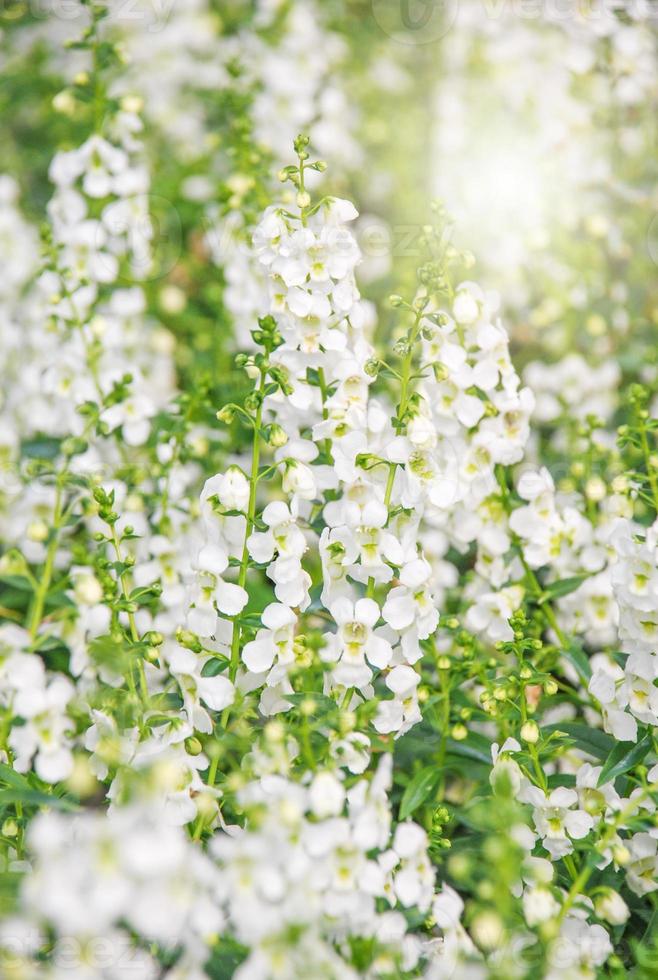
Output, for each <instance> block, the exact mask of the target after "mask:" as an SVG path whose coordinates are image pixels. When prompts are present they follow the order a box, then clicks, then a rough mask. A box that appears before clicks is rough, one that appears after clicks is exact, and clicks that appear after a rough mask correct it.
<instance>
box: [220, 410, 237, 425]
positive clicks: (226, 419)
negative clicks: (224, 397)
mask: <svg viewBox="0 0 658 980" xmlns="http://www.w3.org/2000/svg"><path fill="white" fill-rule="evenodd" d="M216 418H217V421H218V422H223V423H224V424H225V425H230V424H231V422H232V421H233V419H234V418H235V411H234V410H233V408H231V406H230V405H225V406H224V408H220V410H219V411H218V412H217V415H216Z"/></svg>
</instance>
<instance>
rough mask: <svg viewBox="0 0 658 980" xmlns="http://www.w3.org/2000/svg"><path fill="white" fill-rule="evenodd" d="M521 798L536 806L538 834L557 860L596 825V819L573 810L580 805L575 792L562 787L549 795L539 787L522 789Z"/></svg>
mask: <svg viewBox="0 0 658 980" xmlns="http://www.w3.org/2000/svg"><path fill="white" fill-rule="evenodd" d="M518 799H519V800H520V801H521V802H522V803H530V804H531V806H533V807H534V810H533V819H534V822H535V827H536V829H537V833H538V834H539V835H540V837H541V838H542V843H543V845H544V847H545V848H546V850H547V851H548V853H549V854H550V856H551V858H552V859H553V860H554V861H555V860H557V859H558V858H561V857H564V856H565V855H566V854H570V853H571V852H572V850H573V844H572V843H571V839H570V838H572V839H574V840H580V839H581V838H582V837H586V836H587V834H588V833H589V832H590V830H591V829H592V827H593V826H594V820H593V818H592V817H591V816H590V814H589V813H585V812H584V811H583V810H577V809H576V810H573V809H571V808H572V807H573V806H574V805H575V804H577V803H578V794H577V793H576V792H575V790H572V789H566V788H564V787H559V788H558V789H554V790H553V791H552V792H551V793H550V794H547V793H544V792H543V791H542V790H541V789H539V788H538V787H537V786H531V785H526V786H524V787H523V788H522V789H521V792H520V793H519V795H518Z"/></svg>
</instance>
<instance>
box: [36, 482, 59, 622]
mask: <svg viewBox="0 0 658 980" xmlns="http://www.w3.org/2000/svg"><path fill="white" fill-rule="evenodd" d="M61 521H62V485H61V482H60V480H59V479H58V481H57V489H56V491H55V505H54V509H53V524H52V528H51V529H50V540H49V541H48V548H47V550H46V560H45V563H44V566H43V573H42V575H41V578H40V580H39V584H38V586H37V590H36V592H35V594H34V601H33V603H32V609H31V612H30V623H29V626H28V630H29V633H30V638H31V640H32V641H34V640H35V639H36V636H37V633H38V632H39V626H40V625H41V621H42V619H43V610H44V606H45V603H46V596H47V595H48V589H49V588H50V583H51V581H52V576H53V568H54V565H55V556H56V554H57V545H58V544H59V532H60V530H61V527H60V525H61Z"/></svg>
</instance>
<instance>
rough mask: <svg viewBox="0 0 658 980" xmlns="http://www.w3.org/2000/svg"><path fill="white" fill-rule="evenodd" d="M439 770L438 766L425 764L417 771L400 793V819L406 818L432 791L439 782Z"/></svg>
mask: <svg viewBox="0 0 658 980" xmlns="http://www.w3.org/2000/svg"><path fill="white" fill-rule="evenodd" d="M440 776H441V770H440V769H439V768H438V766H436V765H433V766H426V768H425V769H421V770H420V772H417V773H416V775H415V776H414V777H413V778H412V780H411V781H410V782H409V783H408V784H407V787H406V789H405V791H404V793H403V794H402V800H401V802H400V820H406V819H407V817H409V816H411V814H412V813H413V812H414V810H417V809H418V807H419V806H420V805H421V803H424V802H425V800H426V799H427V797H428V796H429V795H430V793H432V792H433V791H434V790H435V789H436V787H437V785H438V782H439V778H440Z"/></svg>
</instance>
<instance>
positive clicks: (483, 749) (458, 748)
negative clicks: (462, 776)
mask: <svg viewBox="0 0 658 980" xmlns="http://www.w3.org/2000/svg"><path fill="white" fill-rule="evenodd" d="M448 751H449V752H450V753H451V755H458V756H461V757H462V758H463V759H474V760H475V761H476V762H483V763H485V764H486V765H487V766H491V742H490V741H489V739H488V738H485V737H484V735H478V733H477V732H469V734H468V738H466V739H464V740H463V741H462V742H456V741H455V740H454V739H453V738H449V739H448Z"/></svg>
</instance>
